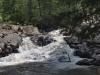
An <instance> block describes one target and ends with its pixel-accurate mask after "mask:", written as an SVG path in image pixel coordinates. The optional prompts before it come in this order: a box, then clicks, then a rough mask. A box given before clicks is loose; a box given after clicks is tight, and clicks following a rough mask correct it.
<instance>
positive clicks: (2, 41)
mask: <svg viewBox="0 0 100 75" xmlns="http://www.w3.org/2000/svg"><path fill="white" fill-rule="evenodd" d="M21 41H22V39H21V37H20V36H19V35H18V34H16V33H13V34H7V35H5V36H4V37H3V38H0V57H4V56H7V55H8V54H10V53H15V52H18V50H17V49H18V48H19V45H20V44H21Z"/></svg>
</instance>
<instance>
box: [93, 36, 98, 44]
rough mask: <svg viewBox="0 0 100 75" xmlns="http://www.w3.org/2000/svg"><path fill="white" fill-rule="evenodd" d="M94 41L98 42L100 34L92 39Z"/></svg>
mask: <svg viewBox="0 0 100 75" xmlns="http://www.w3.org/2000/svg"><path fill="white" fill-rule="evenodd" d="M93 42H94V43H99V44H100V34H99V35H97V36H96V37H95V38H94V40H93Z"/></svg>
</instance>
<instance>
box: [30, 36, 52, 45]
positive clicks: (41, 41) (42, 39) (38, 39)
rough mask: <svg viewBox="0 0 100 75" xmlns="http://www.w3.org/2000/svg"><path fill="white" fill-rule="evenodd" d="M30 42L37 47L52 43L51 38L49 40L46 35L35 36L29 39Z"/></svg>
mask: <svg viewBox="0 0 100 75" xmlns="http://www.w3.org/2000/svg"><path fill="white" fill-rule="evenodd" d="M31 40H32V42H33V43H35V44H36V45H39V46H45V45H48V44H50V43H52V42H53V41H54V40H53V38H51V37H50V36H46V35H35V36H33V37H31Z"/></svg>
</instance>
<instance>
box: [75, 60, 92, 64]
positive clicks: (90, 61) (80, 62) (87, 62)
mask: <svg viewBox="0 0 100 75" xmlns="http://www.w3.org/2000/svg"><path fill="white" fill-rule="evenodd" d="M92 61H93V59H83V60H80V61H78V62H77V63H76V64H77V65H88V66H89V65H92Z"/></svg>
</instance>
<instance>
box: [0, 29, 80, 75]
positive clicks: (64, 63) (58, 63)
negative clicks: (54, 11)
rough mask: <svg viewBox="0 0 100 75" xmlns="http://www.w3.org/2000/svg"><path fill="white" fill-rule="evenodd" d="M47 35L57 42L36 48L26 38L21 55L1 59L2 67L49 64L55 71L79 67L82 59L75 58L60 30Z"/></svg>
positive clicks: (28, 38)
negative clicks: (78, 63)
mask: <svg viewBox="0 0 100 75" xmlns="http://www.w3.org/2000/svg"><path fill="white" fill-rule="evenodd" d="M47 35H49V36H51V37H52V38H53V39H54V40H56V41H54V42H52V43H50V44H48V45H46V46H43V47H40V46H36V45H35V44H34V43H33V42H32V41H31V40H30V37H24V38H23V42H22V44H21V45H20V47H19V49H18V50H19V53H14V54H10V55H9V56H6V57H3V58H0V66H11V65H18V64H25V63H33V64H34V63H35V62H39V63H45V62H46V63H47V62H48V63H49V65H48V66H50V67H53V69H63V68H66V67H68V68H73V67H77V65H75V63H76V62H77V61H78V60H80V58H78V57H75V56H73V49H71V48H70V47H69V45H67V43H66V42H65V41H64V39H63V38H64V37H65V36H63V35H62V34H60V30H54V31H51V32H49V33H48V34H47ZM22 75H23V74H22ZM30 75H31V74H30Z"/></svg>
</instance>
